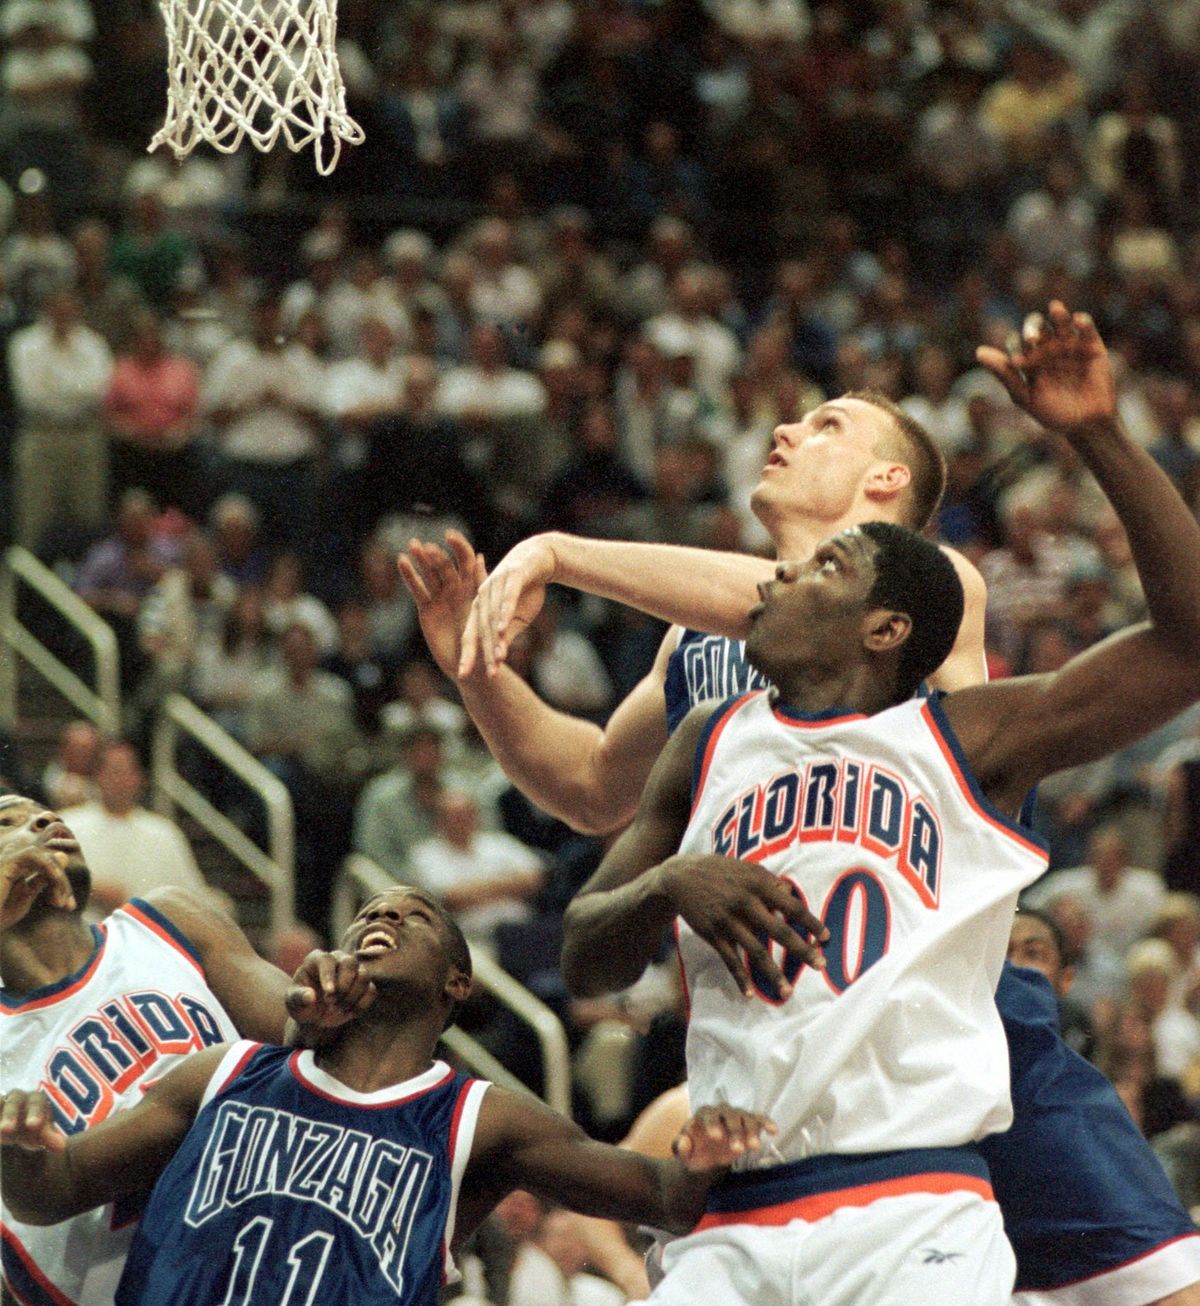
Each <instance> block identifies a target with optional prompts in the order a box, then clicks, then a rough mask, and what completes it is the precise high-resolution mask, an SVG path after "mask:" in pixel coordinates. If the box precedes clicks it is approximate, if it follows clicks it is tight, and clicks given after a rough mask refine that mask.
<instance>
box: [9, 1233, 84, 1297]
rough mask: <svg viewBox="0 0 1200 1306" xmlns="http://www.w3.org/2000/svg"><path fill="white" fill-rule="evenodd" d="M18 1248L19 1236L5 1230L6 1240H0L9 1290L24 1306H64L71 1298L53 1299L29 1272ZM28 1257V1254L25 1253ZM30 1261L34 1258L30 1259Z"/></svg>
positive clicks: (63, 1295) (64, 1295)
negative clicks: (15, 1245)
mask: <svg viewBox="0 0 1200 1306" xmlns="http://www.w3.org/2000/svg"><path fill="white" fill-rule="evenodd" d="M14 1243H16V1244H17V1246H20V1244H19V1243H18V1242H17V1236H16V1234H14V1233H13V1232H12V1230H10V1229H5V1231H4V1238H3V1240H0V1264H2V1265H3V1268H4V1282H5V1284H6V1285H7V1287H8V1290H9V1291H10V1292H11V1293H12V1294H13V1296H14V1297H16V1298H17V1300H18V1301H19V1302H21V1303H22V1306H62V1303H63V1302H64V1301H69V1300H70V1298H68V1297H67V1296H66V1294H65V1293H64V1294H62V1295H61V1296H59V1297H52V1296H51V1295H50V1294H49V1293H48V1292H47V1291H46V1289H45V1288H43V1287H42V1285H41V1284H40V1283H39V1282H38V1281H37V1280H36V1279H35V1278H34V1277H33V1275H32V1274H30V1272H29V1267H28V1266H27V1265H26V1264H25V1262H24V1261H23V1260H22V1259H21V1257H20V1255H19V1254H18V1253H17V1251H16V1249H15V1247H14V1246H13V1244H14ZM25 1254H26V1255H27V1256H28V1255H29V1253H28V1252H26V1253H25ZM29 1259H30V1260H32V1259H33V1257H30V1258H29Z"/></svg>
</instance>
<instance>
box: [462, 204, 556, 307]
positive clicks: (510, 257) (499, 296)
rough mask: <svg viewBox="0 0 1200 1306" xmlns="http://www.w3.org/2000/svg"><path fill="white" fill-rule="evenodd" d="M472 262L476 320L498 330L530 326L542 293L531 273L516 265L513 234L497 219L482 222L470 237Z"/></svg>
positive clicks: (505, 224) (486, 219)
mask: <svg viewBox="0 0 1200 1306" xmlns="http://www.w3.org/2000/svg"><path fill="white" fill-rule="evenodd" d="M470 252H471V254H472V256H473V258H474V260H475V279H474V282H473V284H472V286H471V311H472V313H473V314H474V317H475V320H476V321H477V322H481V323H490V324H492V325H494V326H499V327H529V326H532V325H533V324H534V323H535V322H536V320H537V318H538V311H539V309H540V308H541V302H542V292H541V288H540V287H539V285H538V283H537V279H536V278H535V277H534V275H533V273H532V272H530V270H529V269H528V268H527V267H525V266H524V265H523V264H522V263H519V262H518V261H517V257H516V252H515V250H514V249H513V233H512V229H511V228H510V227H509V225H508V223H507V222H504V221H503V220H502V219H500V218H485V219H484V220H483V221H482V222H481V223H480V224H479V226H478V227H476V228H475V230H474V232H473V233H472V235H471V242H470Z"/></svg>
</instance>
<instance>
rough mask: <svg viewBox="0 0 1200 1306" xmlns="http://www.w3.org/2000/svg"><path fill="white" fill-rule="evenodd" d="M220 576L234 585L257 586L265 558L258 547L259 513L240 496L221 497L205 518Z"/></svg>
mask: <svg viewBox="0 0 1200 1306" xmlns="http://www.w3.org/2000/svg"><path fill="white" fill-rule="evenodd" d="M208 519H209V523H210V525H211V526H212V539H213V549H214V550H215V552H216V555H217V565H218V566H219V567H220V568H221V574H222V575H224V576H228V577H229V579H230V580H232V581H233V582H234V584H235V585H260V584H262V582H263V581H264V580H266V577H267V555H266V552H265V550H264V549H262V548H261V547H260V545H259V539H258V509H257V508H255V506H254V505H253V504H252V503H251V502H250V500H249V499H247V498H246V496H245V495H243V494H223V495H222V496H221V497H220V498H219V499H218V500H217V501H216V503H214V504H213V506H212V510H211V511H210V513H209V514H208Z"/></svg>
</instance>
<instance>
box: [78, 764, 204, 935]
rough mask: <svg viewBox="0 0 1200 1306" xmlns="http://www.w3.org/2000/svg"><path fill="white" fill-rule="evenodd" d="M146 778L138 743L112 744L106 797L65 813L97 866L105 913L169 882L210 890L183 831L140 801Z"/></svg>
mask: <svg viewBox="0 0 1200 1306" xmlns="http://www.w3.org/2000/svg"><path fill="white" fill-rule="evenodd" d="M144 783H145V776H144V774H143V772H142V766H141V762H140V761H139V760H138V755H137V751H136V750H135V749H134V747H133V745H132V744H126V743H121V742H115V743H110V744H106V745H105V746H104V748H103V749H102V751H101V753H100V761H99V765H98V766H97V769H96V785H97V788H98V789H99V792H100V796H99V798H98V799H96V800H95V801H94V802H89V803H84V804H83V805H82V806H80V807H72V808H69V809H68V810H67V812H65V813H64V816H65V818H66V820H67V822H68V824H69V825H70V827H71V831H72V833H73V834H74V835H75V837H76V838H77V839H78V840H79V846H80V847H81V848H82V849H83V855H84V857H85V858H86V859H87V864H88V865H89V866H90V867H91V870H92V902H93V903H95V905H96V906H97V907H98V908H100V909H101V914H103V913H104V912H109V911H112V910H114V909H115V908H117V907H119V906H120V905H121V904H122V903H123V902H126V901H128V900H129V899H130V898H133V897H137V896H138V895H139V894H144V893H148V892H149V891H150V890H151V889H157V888H160V887H162V886H166V885H173V886H175V887H176V888H180V889H190V890H193V891H195V892H199V893H202V894H204V893H207V892H208V889H207V885H206V884H205V882H204V877H203V876H202V875H201V874H200V868H199V867H198V866H197V865H196V859H195V857H194V856H193V854H192V849H191V846H190V845H189V843H188V841H187V839H186V838H185V837H184V834H183V831H182V830H180V828H179V827H178V826H177V825H176V824H175V823H174V821H170V820H168V819H167V818H166V817H165V816H159V815H158V814H157V813H156V812H148V811H147V810H146V809H145V808H144V807H141V806H139V805H138V799H139V798H140V797H141V794H142V788H143V786H144Z"/></svg>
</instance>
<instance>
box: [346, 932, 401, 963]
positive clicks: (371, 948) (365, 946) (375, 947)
mask: <svg viewBox="0 0 1200 1306" xmlns="http://www.w3.org/2000/svg"><path fill="white" fill-rule="evenodd" d="M395 946H396V936H395V935H394V934H393V933H392V931H391V930H389V929H387V928H385V927H384V926H382V925H372V926H371V928H370V929H369V930H368V931H367V932H366V934H364V935H363V936H362V938H361V939H360V940H359V944H358V947H357V948H356V949H355V952H356V954H357V955H358V956H360V957H367V958H370V957H382V956H383V954H384V953H385V952H391V951H392V949H393V948H394V947H395Z"/></svg>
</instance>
